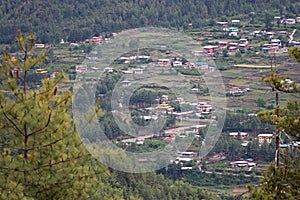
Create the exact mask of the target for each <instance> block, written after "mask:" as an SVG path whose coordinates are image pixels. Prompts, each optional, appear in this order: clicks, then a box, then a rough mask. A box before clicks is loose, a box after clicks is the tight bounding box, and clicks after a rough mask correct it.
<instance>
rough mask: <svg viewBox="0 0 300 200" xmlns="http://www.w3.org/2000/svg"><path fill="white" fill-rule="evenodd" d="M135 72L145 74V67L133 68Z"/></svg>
mask: <svg viewBox="0 0 300 200" xmlns="http://www.w3.org/2000/svg"><path fill="white" fill-rule="evenodd" d="M133 73H134V74H143V73H144V70H143V69H140V68H137V69H134V70H133Z"/></svg>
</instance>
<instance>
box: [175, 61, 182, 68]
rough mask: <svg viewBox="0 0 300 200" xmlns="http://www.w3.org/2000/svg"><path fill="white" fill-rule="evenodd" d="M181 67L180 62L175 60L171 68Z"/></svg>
mask: <svg viewBox="0 0 300 200" xmlns="http://www.w3.org/2000/svg"><path fill="white" fill-rule="evenodd" d="M181 66H182V62H181V61H178V60H176V61H174V62H173V67H181Z"/></svg>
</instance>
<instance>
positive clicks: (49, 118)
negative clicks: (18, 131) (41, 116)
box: [27, 111, 52, 137]
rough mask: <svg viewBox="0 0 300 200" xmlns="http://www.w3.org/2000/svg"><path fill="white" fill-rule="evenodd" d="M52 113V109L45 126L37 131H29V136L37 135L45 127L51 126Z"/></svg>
mask: <svg viewBox="0 0 300 200" xmlns="http://www.w3.org/2000/svg"><path fill="white" fill-rule="evenodd" d="M51 115H52V111H50V114H49V116H48V121H47V123H46V124H45V126H44V127H42V128H40V129H38V130H36V131H34V132H32V133H29V134H28V135H27V136H28V137H30V136H32V135H35V134H38V133H39V132H41V131H43V130H44V129H46V128H47V127H48V126H49V124H50V121H51Z"/></svg>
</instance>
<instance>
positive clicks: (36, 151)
mask: <svg viewBox="0 0 300 200" xmlns="http://www.w3.org/2000/svg"><path fill="white" fill-rule="evenodd" d="M17 42H18V44H19V46H20V49H21V52H22V57H20V58H14V57H12V56H11V55H10V54H9V53H4V55H3V60H2V63H1V66H0V67H1V75H2V76H3V77H1V81H2V82H1V91H0V118H1V121H0V133H1V135H0V142H1V143H0V145H1V146H0V148H1V149H0V153H1V156H0V199H87V198H89V197H91V196H93V195H96V194H97V187H96V185H97V184H98V185H100V184H101V182H99V180H98V179H99V178H97V177H99V175H101V174H103V172H104V168H103V167H101V166H100V165H99V164H98V163H97V162H95V161H94V160H93V159H91V157H90V156H89V155H88V153H87V152H86V151H85V150H84V148H83V146H82V144H81V141H80V139H79V137H78V136H77V135H76V131H75V128H74V126H73V122H72V118H71V115H70V109H69V108H70V103H71V93H70V91H68V90H63V89H59V87H58V86H59V84H61V83H62V82H63V81H64V80H65V75H64V74H63V73H60V74H59V75H57V76H56V77H55V78H53V79H45V80H43V81H42V87H41V89H31V88H29V86H28V82H29V81H30V80H28V75H29V74H30V73H34V72H32V68H33V67H35V66H38V65H40V64H42V63H43V61H45V60H46V55H45V53H42V54H39V55H35V54H34V45H35V37H34V35H33V34H30V35H28V36H23V35H22V33H21V31H19V32H18V38H17ZM98 187H99V186H98Z"/></svg>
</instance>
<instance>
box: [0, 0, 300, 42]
mask: <svg viewBox="0 0 300 200" xmlns="http://www.w3.org/2000/svg"><path fill="white" fill-rule="evenodd" d="M296 2H298V1H295V0H286V1H282V0H147V1H146V0H51V1H46V0H26V1H24V0H10V1H4V0H1V1H0V43H10V42H11V41H13V40H14V39H15V37H16V32H17V29H19V28H21V29H22V31H23V32H29V31H30V30H33V32H34V33H36V34H37V35H38V36H39V37H38V38H37V40H38V42H48V43H55V42H59V41H60V39H62V38H63V39H64V40H67V41H76V40H81V39H84V38H88V37H90V36H94V35H99V34H102V33H105V32H117V31H120V30H124V29H130V28H136V27H142V26H148V25H151V26H162V27H167V28H170V27H174V28H184V29H185V28H187V27H188V26H189V24H191V23H192V25H193V27H195V28H197V27H201V26H202V25H203V24H205V23H207V21H208V20H209V19H215V18H216V17H219V18H220V17H222V16H236V15H239V14H247V15H248V14H249V13H250V12H256V13H258V12H270V11H272V10H275V9H276V10H281V11H282V12H285V13H289V14H290V15H296V14H297V13H300V4H299V2H298V3H296Z"/></svg>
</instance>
